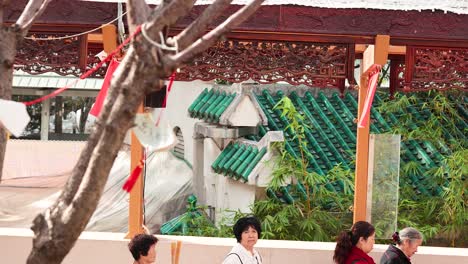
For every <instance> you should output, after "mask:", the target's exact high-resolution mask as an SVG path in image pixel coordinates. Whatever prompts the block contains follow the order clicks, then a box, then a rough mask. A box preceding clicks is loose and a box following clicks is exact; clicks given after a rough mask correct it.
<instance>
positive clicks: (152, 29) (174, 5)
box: [146, 0, 196, 40]
mask: <svg viewBox="0 0 468 264" xmlns="http://www.w3.org/2000/svg"><path fill="white" fill-rule="evenodd" d="M195 2H196V0H173V1H172V2H170V3H169V4H167V5H164V6H163V8H161V9H157V10H155V11H153V12H152V13H151V15H150V17H149V19H148V20H149V22H148V23H147V24H146V31H147V32H148V35H149V36H150V37H154V39H155V40H156V39H158V40H159V32H160V31H161V30H162V29H163V28H164V27H165V26H170V25H172V24H174V23H175V22H176V21H177V19H179V17H181V16H184V15H186V14H188V12H189V11H190V10H191V9H192V7H193V5H194V4H195Z"/></svg>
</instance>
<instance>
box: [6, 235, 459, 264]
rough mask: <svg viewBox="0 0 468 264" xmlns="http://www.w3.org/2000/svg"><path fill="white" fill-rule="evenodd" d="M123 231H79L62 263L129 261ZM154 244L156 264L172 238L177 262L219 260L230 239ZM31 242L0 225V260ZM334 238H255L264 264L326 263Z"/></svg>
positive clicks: (18, 254) (447, 254) (430, 253)
mask: <svg viewBox="0 0 468 264" xmlns="http://www.w3.org/2000/svg"><path fill="white" fill-rule="evenodd" d="M124 236H125V235H124V234H122V233H97V232H84V233H83V234H82V235H81V237H80V239H79V240H78V242H77V243H76V245H75V247H74V248H73V249H72V251H71V252H70V253H69V254H68V255H67V257H66V258H65V260H64V261H63V263H64V264H83V263H112V264H129V263H132V258H131V255H130V253H129V251H128V249H127V243H128V240H126V239H123V237H124ZM157 237H158V238H159V239H160V242H159V243H158V245H157V247H156V251H157V261H156V263H159V264H163V263H171V262H170V261H171V256H170V252H171V242H173V241H175V240H180V241H182V248H181V255H180V264H199V263H200V264H211V263H221V262H222V260H223V258H224V256H225V255H226V254H227V253H228V252H229V250H230V249H231V247H232V246H233V245H235V243H236V242H235V239H233V238H209V237H176V236H160V235H157ZM31 245H32V231H30V230H29V229H14V228H0V263H8V264H20V263H25V262H26V259H27V256H28V254H29V251H30V250H31ZM334 248H335V243H320V242H301V241H279V240H260V241H259V242H258V243H257V249H258V251H259V252H260V253H261V255H262V257H263V260H264V262H263V263H264V264H284V263H290V264H296V263H297V264H298V263H307V264H310V263H320V264H323V263H330V264H332V263H333V262H332V255H333V250H334ZM386 248H387V246H386V245H376V246H375V247H374V250H373V252H372V253H371V255H372V257H374V259H375V260H376V263H379V259H380V256H381V255H382V253H383V252H384V251H385V249H386ZM412 262H413V263H415V264H423V263H424V264H439V263H450V264H466V263H468V249H467V248H442V247H419V250H418V253H416V255H415V256H414V257H413V258H412Z"/></svg>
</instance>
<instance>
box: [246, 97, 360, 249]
mask: <svg viewBox="0 0 468 264" xmlns="http://www.w3.org/2000/svg"><path fill="white" fill-rule="evenodd" d="M275 108H276V109H280V110H281V111H282V116H284V117H286V118H287V120H288V122H289V125H288V127H287V128H286V129H289V130H291V132H292V133H294V134H295V138H294V140H297V142H298V143H299V149H300V151H301V158H299V159H297V158H294V157H293V156H292V155H291V154H290V153H289V152H288V151H286V150H285V147H284V143H282V144H276V145H275V147H276V149H277V150H278V152H279V153H280V154H281V155H280V156H279V158H278V160H277V161H275V164H276V167H275V170H274V171H273V174H272V179H271V182H270V185H269V189H270V191H272V192H274V193H278V195H289V196H290V197H291V198H292V199H291V198H289V199H288V200H290V203H284V202H282V201H280V200H278V199H275V197H270V198H269V199H267V200H262V201H257V202H256V203H255V204H254V206H253V212H254V214H255V215H256V216H257V217H259V218H260V219H261V220H262V229H263V238H266V239H287V240H304V241H331V240H333V237H334V236H335V235H336V233H337V230H341V229H342V228H344V226H345V225H346V224H349V223H350V222H351V219H350V215H351V214H350V212H349V211H348V208H349V207H350V205H351V204H352V194H353V180H352V179H353V173H352V172H351V171H350V170H345V169H343V167H342V166H340V165H337V166H336V167H335V168H333V169H332V170H331V171H330V172H329V173H328V174H327V175H325V176H322V175H319V174H317V173H315V172H314V171H311V170H309V169H307V160H306V158H305V157H304V152H305V150H306V148H307V144H306V141H305V135H304V132H305V127H306V126H305V124H304V123H303V120H304V117H303V116H302V115H301V114H300V113H299V112H298V111H297V110H296V108H295V107H294V105H293V104H292V102H291V101H290V99H289V98H288V97H283V98H282V99H281V101H280V102H279V103H278V104H277V105H276V106H275ZM286 185H288V186H286ZM336 185H339V186H341V188H342V191H339V192H338V191H337V190H336V189H335V188H334V187H333V186H336ZM345 219H346V220H345Z"/></svg>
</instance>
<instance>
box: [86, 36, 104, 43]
mask: <svg viewBox="0 0 468 264" xmlns="http://www.w3.org/2000/svg"><path fill="white" fill-rule="evenodd" d="M88 43H103V36H102V34H88Z"/></svg>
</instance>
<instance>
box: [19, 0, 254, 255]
mask: <svg viewBox="0 0 468 264" xmlns="http://www.w3.org/2000/svg"><path fill="white" fill-rule="evenodd" d="M218 1H220V0H218ZM262 1H263V0H254V3H255V5H251V6H250V8H247V9H245V10H243V11H241V12H239V13H238V14H237V16H235V19H233V21H230V22H229V23H227V24H223V25H222V28H226V29H229V28H231V26H232V25H233V24H235V23H241V22H242V21H243V20H245V19H246V18H247V17H248V16H249V15H250V14H251V13H252V12H253V10H254V9H255V8H256V7H258V6H259V3H261V2H262ZM224 2H225V1H224ZM193 4H194V0H173V1H170V2H168V3H167V4H164V5H160V6H158V7H157V8H156V9H155V10H153V11H152V12H149V9H148V12H146V11H145V10H146V9H147V8H148V7H147V6H146V4H145V2H144V0H128V3H127V5H128V10H129V13H128V16H129V27H130V29H131V31H133V30H135V29H136V28H137V26H138V24H140V23H142V22H145V21H146V22H145V25H144V27H145V32H146V34H147V36H148V37H149V38H151V40H152V41H156V42H160V41H161V40H160V34H159V33H160V32H163V30H164V28H165V27H168V26H170V25H172V24H174V23H175V22H176V20H177V19H178V18H179V17H181V16H184V15H186V14H188V12H189V11H190V9H191V8H192V6H193ZM252 6H253V7H252ZM140 12H143V13H144V15H143V16H141V14H140ZM146 16H147V20H144V18H145V17H146ZM142 18H143V20H142ZM201 19H202V20H207V19H209V16H203V17H202V18H201ZM194 23H197V24H198V25H202V26H201V27H206V26H207V25H208V24H209V23H205V22H204V21H201V22H200V21H195V22H194ZM226 29H220V28H217V29H215V30H214V31H215V33H214V34H211V35H209V36H208V37H206V38H204V39H203V41H198V42H197V43H196V45H195V46H194V47H189V48H188V49H191V50H189V51H188V52H185V53H184V56H182V57H177V58H176V59H174V58H173V55H174V51H168V50H164V49H161V48H158V47H155V46H154V45H153V44H151V41H148V40H147V39H146V38H145V37H143V36H142V35H141V34H139V35H138V36H137V37H136V38H135V39H134V41H133V43H132V45H131V47H130V49H129V50H128V52H127V54H126V55H125V57H124V59H123V61H122V62H121V63H120V66H119V68H118V69H117V70H116V71H115V73H114V76H113V78H112V81H111V85H110V87H109V92H108V95H107V98H106V100H105V102H104V107H103V109H102V112H101V113H100V115H99V117H98V119H97V121H96V125H95V127H94V129H93V131H92V133H91V135H90V136H89V138H88V141H87V143H86V146H85V148H84V149H83V151H82V152H81V155H80V157H79V160H78V162H77V164H76V165H75V168H74V169H73V171H72V175H71V176H70V178H69V179H68V181H67V183H66V184H65V187H64V189H63V191H62V193H61V195H60V197H59V198H58V199H57V201H56V202H55V203H54V204H53V205H52V206H51V207H49V208H48V209H47V210H46V211H45V212H43V213H41V214H39V215H38V216H36V218H35V219H34V221H33V226H32V227H31V229H32V230H33V231H34V238H33V248H32V250H31V252H30V255H29V257H28V260H27V263H28V264H39V263H40V264H45V263H47V264H56V263H61V261H62V260H63V259H64V258H65V256H66V255H67V254H68V252H69V251H70V250H71V248H72V247H73V246H74V244H75V242H76V240H77V239H78V237H79V235H80V234H81V232H82V231H83V230H84V229H85V227H86V225H87V223H88V221H89V219H90V218H91V216H92V214H93V212H94V211H95V209H96V207H97V205H98V202H99V199H100V197H101V194H102V192H103V190H104V186H105V184H106V182H107V178H108V176H109V172H110V170H111V168H112V165H113V163H114V160H115V158H116V156H117V154H118V151H119V149H120V147H121V145H122V142H123V139H124V137H125V134H126V133H127V131H128V129H130V128H131V127H132V126H133V122H134V118H135V115H136V112H137V108H138V106H139V105H140V104H141V103H142V102H143V99H144V96H145V94H146V93H148V92H150V91H155V90H160V89H161V80H162V79H167V78H168V76H170V75H171V73H172V72H174V70H175V69H176V68H177V67H179V66H181V63H182V62H184V61H185V60H186V59H191V58H193V56H195V55H197V54H198V53H199V52H202V51H203V50H205V49H207V48H209V47H210V46H211V45H212V44H213V43H214V42H215V41H216V40H217V39H219V38H220V37H221V36H222V34H223V33H227V30H226ZM204 30H205V29H202V30H197V35H198V32H203V31H204ZM195 38H198V36H195V35H190V34H189V35H188V36H187V37H186V38H184V42H185V43H193V42H194V41H195ZM181 52H184V51H181Z"/></svg>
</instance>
